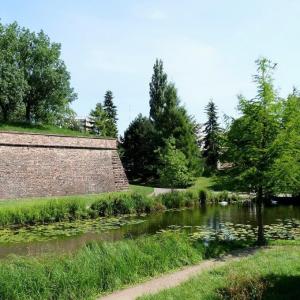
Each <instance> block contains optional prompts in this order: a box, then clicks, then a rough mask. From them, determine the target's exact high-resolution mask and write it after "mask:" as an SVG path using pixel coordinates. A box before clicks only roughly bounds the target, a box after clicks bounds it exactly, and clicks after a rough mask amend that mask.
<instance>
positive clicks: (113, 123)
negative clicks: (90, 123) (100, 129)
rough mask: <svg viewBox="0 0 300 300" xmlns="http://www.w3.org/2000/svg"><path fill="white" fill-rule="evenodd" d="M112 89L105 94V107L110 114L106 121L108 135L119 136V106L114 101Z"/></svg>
mask: <svg viewBox="0 0 300 300" xmlns="http://www.w3.org/2000/svg"><path fill="white" fill-rule="evenodd" d="M113 98H114V97H113V94H112V91H107V92H106V93H105V96H104V103H103V109H104V111H105V112H106V114H107V116H108V121H107V123H106V131H107V135H108V136H111V137H115V138H116V137H117V136H118V128H117V120H118V119H117V107H116V106H115V105H114V103H113Z"/></svg>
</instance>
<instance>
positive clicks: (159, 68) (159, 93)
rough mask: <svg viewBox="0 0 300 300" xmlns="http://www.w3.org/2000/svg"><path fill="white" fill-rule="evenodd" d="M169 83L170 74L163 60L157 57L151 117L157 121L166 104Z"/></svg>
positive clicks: (151, 97) (153, 77)
mask: <svg viewBox="0 0 300 300" xmlns="http://www.w3.org/2000/svg"><path fill="white" fill-rule="evenodd" d="M167 84H168V76H167V74H166V73H165V72H164V67H163V62H162V60H158V59H156V62H155V64H154V66H153V75H152V79H151V82H150V84H149V86H150V92H149V94H150V103H149V104H150V118H151V120H152V121H154V122H155V123H156V122H157V121H158V120H159V118H160V115H161V112H162V109H163V107H164V104H165V93H166V89H167Z"/></svg>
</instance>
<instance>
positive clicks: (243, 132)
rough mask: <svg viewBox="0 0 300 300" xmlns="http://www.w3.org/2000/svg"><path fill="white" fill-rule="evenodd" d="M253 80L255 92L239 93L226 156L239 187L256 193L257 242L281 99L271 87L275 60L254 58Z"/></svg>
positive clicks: (260, 235) (260, 240) (275, 155)
mask: <svg viewBox="0 0 300 300" xmlns="http://www.w3.org/2000/svg"><path fill="white" fill-rule="evenodd" d="M256 63H257V65H258V74H257V75H255V77H254V81H255V83H256V85H257V91H258V93H257V95H256V97H255V98H254V99H251V100H247V99H245V98H244V97H242V96H239V107H238V108H239V112H240V113H241V117H239V118H237V119H235V120H234V121H233V122H232V124H231V127H230V130H229V132H228V135H227V142H228V144H227V153H226V160H227V161H229V162H232V163H233V165H234V167H233V170H232V172H233V175H235V177H236V178H237V184H238V186H239V187H240V188H243V189H246V190H248V191H254V192H255V193H256V203H257V207H256V208H257V217H258V225H259V226H258V228H259V230H258V244H264V242H265V239H264V233H263V222H262V204H263V202H264V200H265V199H266V198H268V197H269V195H270V194H271V193H272V189H273V187H272V182H273V178H272V176H273V175H272V172H270V171H271V170H272V167H273V165H274V163H275V161H276V159H277V158H278V152H277V151H274V142H275V141H276V138H277V136H278V133H279V131H280V121H281V114H280V112H281V102H280V101H279V99H278V96H277V94H276V91H275V90H274V87H273V79H272V71H273V70H274V68H275V66H276V65H275V64H272V62H271V61H269V60H267V59H265V58H262V59H260V60H258V61H257V62H256Z"/></svg>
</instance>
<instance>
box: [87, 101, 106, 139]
mask: <svg viewBox="0 0 300 300" xmlns="http://www.w3.org/2000/svg"><path fill="white" fill-rule="evenodd" d="M90 118H91V120H92V121H93V123H94V124H93V131H94V133H95V134H97V135H100V136H109V133H108V128H107V123H108V121H109V117H108V115H107V112H106V111H105V110H104V108H103V105H102V103H97V104H96V107H95V109H94V110H91V112H90Z"/></svg>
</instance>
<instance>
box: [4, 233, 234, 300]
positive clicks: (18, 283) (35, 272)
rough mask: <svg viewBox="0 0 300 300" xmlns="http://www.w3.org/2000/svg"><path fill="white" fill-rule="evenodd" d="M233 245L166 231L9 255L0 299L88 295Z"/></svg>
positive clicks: (139, 279)
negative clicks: (47, 253)
mask: <svg viewBox="0 0 300 300" xmlns="http://www.w3.org/2000/svg"><path fill="white" fill-rule="evenodd" d="M232 247H235V246H234V245H231V244H226V245H225V244H224V245H223V246H222V245H220V244H218V245H214V244H212V245H211V246H210V247H205V246H204V245H203V243H202V242H201V241H194V242H192V241H191V239H190V238H189V237H188V235H187V234H184V233H174V232H173V233H172V232H165V233H160V234H156V235H154V236H147V237H140V238H138V239H135V240H124V241H119V242H115V243H108V242H106V243H99V244H98V243H93V244H90V245H87V246H86V247H84V248H83V249H81V250H80V251H79V252H77V253H75V254H73V255H65V256H59V257H39V258H21V257H11V258H9V259H6V260H2V261H1V262H0V282H1V284H0V299H19V300H21V299H26V300H27V299H89V298H90V297H92V296H95V295H97V294H99V293H105V292H109V291H113V290H116V289H118V288H121V287H123V286H125V285H129V284H133V283H136V282H139V281H142V280H145V279H146V278H147V277H152V276H155V275H157V274H161V273H164V272H167V271H169V270H173V269H176V268H179V267H182V266H185V265H190V264H194V263H197V262H199V261H201V260H202V259H203V258H206V257H207V256H208V255H217V254H219V253H221V252H224V251H229V250H230V249H231V248H232Z"/></svg>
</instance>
